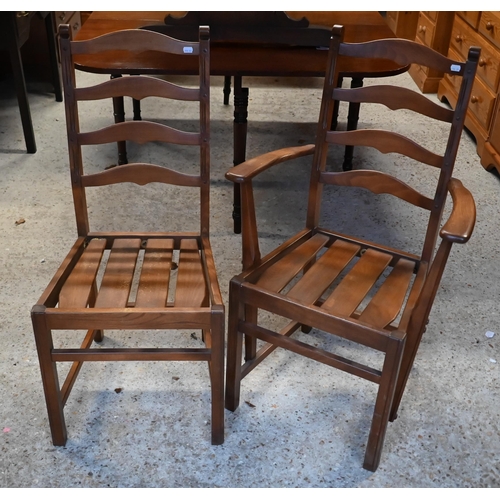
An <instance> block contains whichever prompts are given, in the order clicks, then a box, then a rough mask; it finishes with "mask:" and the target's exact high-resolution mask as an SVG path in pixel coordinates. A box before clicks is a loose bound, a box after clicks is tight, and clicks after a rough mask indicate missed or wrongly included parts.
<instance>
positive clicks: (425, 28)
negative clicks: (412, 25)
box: [418, 26, 427, 33]
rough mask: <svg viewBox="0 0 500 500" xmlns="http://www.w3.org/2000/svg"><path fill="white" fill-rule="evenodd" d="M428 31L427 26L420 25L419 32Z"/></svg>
mask: <svg viewBox="0 0 500 500" xmlns="http://www.w3.org/2000/svg"><path fill="white" fill-rule="evenodd" d="M426 31H427V26H419V27H418V32H419V33H425V32H426Z"/></svg>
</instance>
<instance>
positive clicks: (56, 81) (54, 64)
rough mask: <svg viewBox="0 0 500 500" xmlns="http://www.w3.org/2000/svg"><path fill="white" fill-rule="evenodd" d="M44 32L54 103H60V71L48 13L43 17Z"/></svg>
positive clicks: (53, 27)
mask: <svg viewBox="0 0 500 500" xmlns="http://www.w3.org/2000/svg"><path fill="white" fill-rule="evenodd" d="M45 30H46V32H47V42H48V44H49V57H50V68H51V71H52V84H53V85H54V93H55V95H56V101H57V102H62V100H63V94H62V83H61V71H60V68H59V62H58V60H57V42H56V25H55V23H54V18H53V16H52V13H50V12H49V13H47V14H46V15H45Z"/></svg>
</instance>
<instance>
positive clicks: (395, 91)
mask: <svg viewBox="0 0 500 500" xmlns="http://www.w3.org/2000/svg"><path fill="white" fill-rule="evenodd" d="M333 98H334V99H337V100H340V101H347V102H357V103H366V102H369V103H377V104H383V105H385V106H387V107H388V108H389V109H391V110H393V111H395V110H398V109H408V110H411V111H415V112H417V113H420V114H422V115H425V116H427V117H429V118H434V119H436V120H440V121H443V122H447V123H451V122H452V120H453V116H454V112H453V110H451V109H448V108H445V107H444V106H440V105H439V104H437V103H435V102H432V101H430V100H429V99H428V98H427V97H425V96H424V95H422V94H419V93H417V92H415V91H413V90H411V89H407V88H404V87H397V86H393V85H374V86H372V87H360V88H355V89H342V88H336V89H334V91H333Z"/></svg>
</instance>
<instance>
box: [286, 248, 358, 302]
mask: <svg viewBox="0 0 500 500" xmlns="http://www.w3.org/2000/svg"><path fill="white" fill-rule="evenodd" d="M359 250H360V246H359V245H354V244H352V243H349V242H346V241H342V240H337V241H335V243H334V244H333V245H332V246H331V247H330V248H329V249H328V250H327V251H326V252H325V253H324V254H323V255H322V256H321V257H320V258H319V259H318V260H317V261H316V262H315V263H314V264H313V265H312V266H311V269H309V270H308V271H307V272H306V273H305V274H304V276H303V277H302V278H301V279H300V281H298V282H297V283H296V284H295V285H294V286H293V287H292V288H291V289H290V291H289V292H288V293H287V297H288V298H290V299H295V300H299V301H301V302H304V303H306V304H314V303H315V302H316V301H317V300H318V299H319V298H320V297H321V295H322V294H323V292H324V291H325V290H326V289H327V288H328V287H329V286H330V285H331V284H332V283H333V281H334V280H335V278H336V277H337V276H338V275H339V274H340V273H341V272H342V270H343V269H344V268H345V266H347V264H349V262H350V261H351V260H352V258H353V257H354V256H355V255H356V254H357V253H358V252H359Z"/></svg>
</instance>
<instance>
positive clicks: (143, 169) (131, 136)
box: [59, 25, 210, 236]
mask: <svg viewBox="0 0 500 500" xmlns="http://www.w3.org/2000/svg"><path fill="white" fill-rule="evenodd" d="M59 35H60V48H61V60H62V72H63V83H64V96H65V107H66V123H67V133H68V143H69V156H70V167H71V179H72V188H73V199H74V204H75V212H76V220H77V228H78V234H79V236H86V235H87V234H88V232H89V217H88V212H87V201H86V191H85V190H86V188H88V187H93V186H104V185H110V184H117V183H123V182H133V183H135V184H138V185H145V184H148V183H151V182H160V183H165V184H173V185H177V186H187V187H193V188H198V189H199V190H200V200H201V207H200V234H201V235H202V236H208V233H209V187H210V149H209V147H210V127H209V123H210V112H209V110H210V107H209V106H210V67H209V61H210V37H209V28H208V27H200V28H199V41H198V42H184V41H181V40H176V39H174V38H171V37H168V36H166V35H162V34H159V33H154V32H150V31H145V30H122V31H117V32H113V33H109V34H106V35H103V36H100V37H97V38H94V39H91V40H83V41H74V40H72V37H71V29H70V27H69V26H68V25H61V26H60V28H59ZM109 51H128V52H130V53H141V52H144V51H157V52H160V53H162V54H164V55H165V57H189V58H193V57H197V58H198V59H199V86H197V87H196V88H190V87H189V88H188V87H181V86H179V85H175V84H173V83H171V82H168V81H165V80H162V79H159V78H155V77H151V76H141V75H130V76H125V75H124V76H122V77H121V78H114V79H110V80H109V81H105V82H104V83H100V84H97V85H93V86H89V87H80V88H77V83H76V74H75V60H74V59H75V56H79V55H83V54H87V55H88V54H92V56H93V57H99V54H100V53H109ZM123 97H131V98H133V99H136V100H141V99H144V98H145V97H158V98H165V99H175V100H183V101H198V102H199V109H200V112H199V129H198V131H197V132H186V131H182V130H179V129H176V128H173V127H170V126H167V125H165V124H162V123H158V122H152V121H147V120H137V121H127V122H121V123H115V124H112V125H110V126H107V127H105V128H101V129H99V130H92V131H85V132H81V131H80V123H79V122H80V120H79V110H78V102H79V101H98V100H103V99H112V98H123ZM97 105H99V104H97ZM120 141H133V142H136V143H138V144H144V143H148V142H153V141H159V142H161V143H170V144H177V145H187V146H195V147H198V148H199V150H200V169H199V174H198V175H192V174H187V173H183V172H180V171H176V170H173V169H172V168H168V167H165V166H160V165H156V164H151V163H129V164H126V165H119V166H116V167H114V168H111V169H106V170H105V169H103V170H102V171H100V172H98V173H91V174H86V173H85V171H84V167H83V160H82V146H85V145H93V144H106V143H117V142H120Z"/></svg>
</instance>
